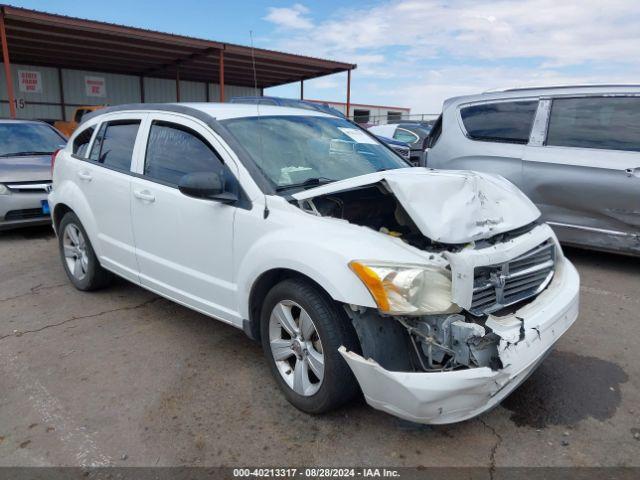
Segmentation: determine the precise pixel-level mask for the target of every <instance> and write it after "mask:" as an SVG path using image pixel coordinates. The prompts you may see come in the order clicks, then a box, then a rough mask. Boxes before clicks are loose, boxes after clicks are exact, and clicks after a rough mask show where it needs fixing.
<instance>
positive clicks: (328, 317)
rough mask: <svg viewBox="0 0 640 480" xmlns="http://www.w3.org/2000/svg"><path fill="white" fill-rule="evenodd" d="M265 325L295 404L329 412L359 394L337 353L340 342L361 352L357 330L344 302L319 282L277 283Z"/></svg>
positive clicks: (267, 348) (270, 358) (278, 373)
mask: <svg viewBox="0 0 640 480" xmlns="http://www.w3.org/2000/svg"><path fill="white" fill-rule="evenodd" d="M260 328H261V339H262V348H263V350H264V353H265V356H266V358H267V362H268V363H269V367H270V368H271V372H272V374H273V376H274V378H275V379H276V382H277V383H278V386H279V387H280V388H281V389H282V391H283V393H284V395H285V397H286V398H287V400H288V401H289V402H290V403H291V404H292V405H293V406H295V407H296V408H298V409H299V410H302V411H303V412H307V413H313V414H318V413H325V412H328V411H330V410H333V409H335V408H338V407H339V406H341V405H343V404H345V403H346V402H348V401H350V400H351V399H353V398H354V397H355V396H356V395H358V394H359V392H360V388H359V386H358V383H357V381H356V379H355V377H354V375H353V373H352V372H351V369H350V368H349V366H348V365H347V363H346V362H345V360H344V359H343V358H342V355H340V353H339V352H338V347H340V346H341V345H344V346H345V347H346V348H347V349H348V350H352V351H356V352H359V351H360V346H359V342H358V339H357V336H356V332H355V330H354V329H353V327H352V325H351V322H350V321H349V318H348V317H347V315H346V313H345V312H344V311H343V310H342V308H341V306H340V305H338V304H337V303H336V302H335V301H333V299H331V298H330V297H329V296H328V295H327V294H326V293H325V292H324V291H322V290H321V289H320V288H318V287H317V286H316V285H314V284H313V283H311V282H309V281H306V280H304V279H295V278H294V279H287V280H283V281H282V282H280V283H278V284H277V285H276V286H274V287H273V288H272V289H271V291H270V292H269V293H268V294H267V296H266V298H265V301H264V303H263V305H262V310H261V316H260ZM289 332H291V333H289ZM289 344H290V346H289ZM299 369H300V370H299ZM299 372H301V373H299ZM301 379H302V380H301Z"/></svg>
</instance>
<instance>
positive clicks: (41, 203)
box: [0, 119, 67, 230]
mask: <svg viewBox="0 0 640 480" xmlns="http://www.w3.org/2000/svg"><path fill="white" fill-rule="evenodd" d="M66 142H67V141H66V139H65V138H64V137H63V136H62V135H61V134H60V132H58V131H57V130H55V129H54V128H53V127H51V126H50V125H48V124H46V123H44V122H39V121H33V120H3V119H0V230H7V229H10V228H17V227H24V226H31V225H44V224H50V223H51V216H50V215H49V205H48V203H47V192H48V189H49V187H50V185H51V154H52V153H53V152H54V151H56V150H57V149H59V148H61V147H62V146H64V144H65V143H66Z"/></svg>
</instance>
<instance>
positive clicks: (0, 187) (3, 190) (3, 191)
mask: <svg viewBox="0 0 640 480" xmlns="http://www.w3.org/2000/svg"><path fill="white" fill-rule="evenodd" d="M0 195H9V189H8V188H7V187H6V186H5V185H3V184H1V183H0Z"/></svg>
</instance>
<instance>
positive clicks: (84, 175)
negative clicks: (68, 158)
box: [78, 171, 93, 182]
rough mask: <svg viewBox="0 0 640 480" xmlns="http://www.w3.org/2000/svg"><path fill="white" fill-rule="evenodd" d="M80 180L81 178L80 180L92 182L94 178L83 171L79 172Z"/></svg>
mask: <svg viewBox="0 0 640 480" xmlns="http://www.w3.org/2000/svg"><path fill="white" fill-rule="evenodd" d="M78 178H80V180H84V181H85V182H90V181H91V180H93V177H92V176H91V174H90V173H89V172H82V171H81V172H78Z"/></svg>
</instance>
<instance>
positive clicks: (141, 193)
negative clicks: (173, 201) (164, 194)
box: [133, 190, 156, 203]
mask: <svg viewBox="0 0 640 480" xmlns="http://www.w3.org/2000/svg"><path fill="white" fill-rule="evenodd" d="M133 195H134V197H136V198H139V199H140V200H142V201H144V202H149V203H152V202H155V201H156V197H155V196H154V195H153V193H151V192H150V191H149V190H134V191H133Z"/></svg>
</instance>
